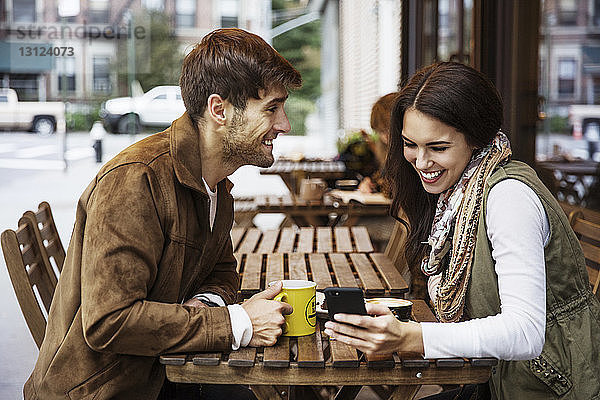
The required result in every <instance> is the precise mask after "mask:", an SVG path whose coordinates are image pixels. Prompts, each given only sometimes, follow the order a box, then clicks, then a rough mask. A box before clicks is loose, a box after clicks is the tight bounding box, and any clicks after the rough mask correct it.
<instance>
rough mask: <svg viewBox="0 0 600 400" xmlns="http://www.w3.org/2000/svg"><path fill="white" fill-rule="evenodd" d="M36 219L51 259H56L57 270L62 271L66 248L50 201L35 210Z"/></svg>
mask: <svg viewBox="0 0 600 400" xmlns="http://www.w3.org/2000/svg"><path fill="white" fill-rule="evenodd" d="M35 219H36V221H37V224H38V227H39V231H40V236H41V238H42V242H43V246H44V247H45V248H46V253H48V257H49V258H50V259H54V263H55V264H56V268H57V270H58V271H57V272H58V273H60V272H62V267H63V264H64V263H65V248H64V247H63V244H62V242H61V240H60V236H59V235H58V230H57V229H56V224H55V223H54V217H53V216H52V210H50V204H48V202H46V201H43V202H41V203H40V205H39V206H38V210H37V211H36V212H35ZM57 277H58V275H57Z"/></svg>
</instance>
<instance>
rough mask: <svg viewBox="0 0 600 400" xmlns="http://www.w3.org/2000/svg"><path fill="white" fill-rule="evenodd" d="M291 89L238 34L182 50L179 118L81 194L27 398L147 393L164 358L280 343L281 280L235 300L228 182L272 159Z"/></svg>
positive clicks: (276, 60)
mask: <svg viewBox="0 0 600 400" xmlns="http://www.w3.org/2000/svg"><path fill="white" fill-rule="evenodd" d="M300 84H301V78H300V74H299V73H298V72H297V71H296V70H295V69H294V68H293V67H292V66H291V65H290V64H289V62H288V61H286V60H285V59H284V58H283V57H281V56H280V55H279V54H278V53H277V52H276V51H275V50H274V49H273V48H272V47H271V46H269V45H268V44H267V43H266V42H265V41H264V40H262V39H261V38H259V37H258V36H256V35H253V34H251V33H248V32H245V31H242V30H239V29H220V30H216V31H214V32H211V33H209V34H208V35H207V36H206V37H204V38H203V39H202V41H201V42H200V43H199V44H198V45H197V46H196V47H195V48H194V49H193V50H192V52H191V53H190V54H189V55H187V56H186V58H185V61H184V64H183V68H182V75H181V81H180V85H181V92H182V97H183V100H184V103H185V105H186V109H187V112H186V113H185V114H184V115H183V116H182V117H181V118H179V119H178V120H176V121H174V122H173V124H172V125H171V127H169V128H168V129H167V130H165V131H164V132H161V133H158V134H156V135H152V136H150V137H148V138H146V139H144V140H142V141H140V142H138V143H136V144H134V145H132V146H131V147H129V148H127V149H125V150H124V151H123V152H121V153H120V154H119V155H117V156H116V157H115V158H114V159H113V160H111V161H109V162H108V163H107V164H106V165H105V166H103V167H102V169H101V170H100V172H99V173H98V175H97V176H96V178H95V179H94V180H93V181H92V182H91V184H90V185H89V186H88V188H87V189H86V190H85V192H84V193H83V195H82V197H81V199H80V200H79V203H78V206H77V217H76V221H75V227H74V231H73V235H72V239H71V243H70V246H69V250H68V254H67V259H66V261H65V264H64V268H63V271H62V275H61V278H60V281H59V284H58V286H57V288H56V293H55V295H54V300H53V302H52V307H51V309H50V315H49V319H48V326H47V328H46V336H45V338H44V342H43V344H42V347H41V349H40V354H39V357H38V360H37V363H36V366H35V369H34V371H33V373H32V375H31V377H30V378H29V380H28V381H27V382H26V384H25V387H24V395H25V399H43V400H46V399H94V400H101V399H156V398H157V396H158V395H159V392H160V391H161V387H162V385H163V382H164V381H165V373H164V368H163V367H162V366H161V365H160V364H159V362H158V357H157V356H158V355H160V354H163V353H168V352H193V351H225V350H231V349H232V348H233V349H235V348H237V347H239V346H245V345H250V346H268V345H273V344H274V343H275V341H276V340H277V338H278V336H279V335H280V334H281V325H282V324H283V323H284V318H283V314H286V313H290V312H291V307H290V306H289V305H287V304H285V303H281V302H278V301H273V300H270V299H272V298H273V297H274V296H275V295H276V294H277V292H278V291H279V290H280V289H281V285H280V284H277V285H275V286H274V287H272V288H270V289H267V290H266V291H264V292H262V293H259V294H258V295H255V296H254V297H253V298H251V299H250V300H248V301H246V302H245V303H243V304H242V305H236V304H235V300H236V293H237V289H238V286H239V278H238V275H237V272H236V261H235V258H234V257H233V254H232V244H231V239H230V236H229V232H230V229H231V226H232V222H233V199H232V197H231V195H230V194H229V190H230V189H231V186H232V184H231V182H230V181H229V180H228V179H227V176H228V175H230V174H231V173H233V172H234V171H235V170H236V169H237V168H239V167H240V166H242V165H244V164H253V165H258V166H262V167H266V166H270V165H271V164H272V163H273V154H272V147H273V142H272V141H273V139H275V138H276V137H277V135H278V134H279V133H281V132H287V131H288V130H289V129H290V124H289V121H288V119H287V116H286V115H285V112H284V109H283V105H284V102H285V100H286V98H287V91H288V89H292V88H297V87H299V86H300ZM195 295H198V296H196V297H195V298H194V296H195ZM225 304H229V306H227V307H225V306H224V305H225ZM206 305H210V306H214V305H221V307H206Z"/></svg>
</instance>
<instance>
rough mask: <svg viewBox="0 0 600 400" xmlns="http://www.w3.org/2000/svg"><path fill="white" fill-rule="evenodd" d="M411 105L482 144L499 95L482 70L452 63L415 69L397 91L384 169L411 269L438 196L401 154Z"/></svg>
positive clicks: (498, 121) (497, 113) (498, 120)
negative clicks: (401, 219) (404, 223)
mask: <svg viewBox="0 0 600 400" xmlns="http://www.w3.org/2000/svg"><path fill="white" fill-rule="evenodd" d="M412 109H414V110H418V111H420V112H421V113H423V114H426V115H427V116H429V117H432V118H435V119H437V120H439V121H441V122H443V123H444V124H446V125H448V126H451V127H453V128H455V129H456V130H458V131H459V132H461V133H463V134H464V135H465V137H466V140H467V143H468V144H470V145H473V146H475V147H476V148H481V147H484V146H485V145H487V144H488V143H490V142H491V141H492V140H493V138H494V136H495V135H496V132H498V130H499V129H500V126H501V125H502V100H501V98H500V95H499V94H498V91H497V90H496V88H495V87H494V85H493V84H492V83H491V82H490V81H489V80H488V79H487V78H486V77H485V76H484V75H482V74H481V73H480V72H478V71H476V70H474V69H473V68H471V67H468V66H466V65H464V64H459V63H455V62H442V63H436V64H433V65H430V66H428V67H425V68H423V69H421V70H419V71H417V72H416V73H415V75H413V77H412V78H411V79H410V80H409V82H408V83H407V84H406V85H405V86H404V87H403V88H402V89H401V90H400V95H399V96H398V100H397V101H396V104H395V105H394V108H393V110H392V115H391V132H390V149H389V152H388V156H387V159H386V164H385V169H384V173H385V177H386V179H387V180H388V182H389V183H390V186H391V190H392V199H393V200H392V206H391V214H392V215H393V216H398V215H400V214H401V210H403V211H404V212H405V213H406V216H407V217H408V222H409V225H410V231H409V235H408V238H407V247H406V259H407V262H408V265H409V268H410V269H411V272H413V271H414V270H415V269H416V268H419V267H420V265H421V260H422V259H423V256H424V255H425V254H426V252H427V251H428V249H429V246H428V245H427V244H424V243H423V242H426V241H427V239H428V237H429V233H430V231H431V225H432V223H433V217H434V215H435V207H436V204H437V200H438V197H439V195H437V194H430V193H427V192H426V191H425V189H424V188H423V185H422V183H421V179H420V178H419V175H418V174H417V172H416V171H415V169H414V168H413V166H412V165H411V164H410V163H409V162H408V161H407V160H406V158H405V157H404V141H403V140H402V127H403V123H404V114H405V113H406V111H408V110H412ZM413 273H414V272H413Z"/></svg>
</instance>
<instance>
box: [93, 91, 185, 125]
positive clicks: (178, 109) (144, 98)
mask: <svg viewBox="0 0 600 400" xmlns="http://www.w3.org/2000/svg"><path fill="white" fill-rule="evenodd" d="M184 111H185V106H184V104H183V100H182V99H181V89H180V88H179V86H156V87H154V88H152V89H150V90H149V91H147V92H146V93H143V94H141V95H139V96H134V97H118V98H115V99H110V100H107V101H106V102H104V103H103V104H102V107H101V108H100V117H101V118H102V120H103V122H104V127H105V128H106V130H108V131H109V132H115V133H131V132H134V133H137V132H139V131H140V129H141V127H142V126H157V127H166V126H168V125H170V124H171V122H173V121H174V120H176V119H177V118H179V117H180V116H181V115H182V114H183V113H184Z"/></svg>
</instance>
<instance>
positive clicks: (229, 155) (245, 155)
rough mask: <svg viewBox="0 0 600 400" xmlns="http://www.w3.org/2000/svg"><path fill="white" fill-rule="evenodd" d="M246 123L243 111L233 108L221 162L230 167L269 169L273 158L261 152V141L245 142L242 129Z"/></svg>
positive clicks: (244, 133) (224, 139) (224, 138)
mask: <svg viewBox="0 0 600 400" xmlns="http://www.w3.org/2000/svg"><path fill="white" fill-rule="evenodd" d="M247 123H248V120H247V118H246V117H244V110H242V109H240V108H235V109H234V113H233V118H232V119H231V124H230V125H229V126H228V127H227V133H226V134H225V136H224V137H223V160H224V161H225V162H226V163H228V164H231V165H240V166H241V165H255V166H257V167H262V168H266V167H270V166H271V165H273V156H272V155H266V154H265V153H264V152H263V151H261V150H262V141H257V142H248V141H247V140H246V137H245V136H246V135H247V132H246V131H245V130H244V128H245V127H246V126H247ZM259 140H260V139H259Z"/></svg>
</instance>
